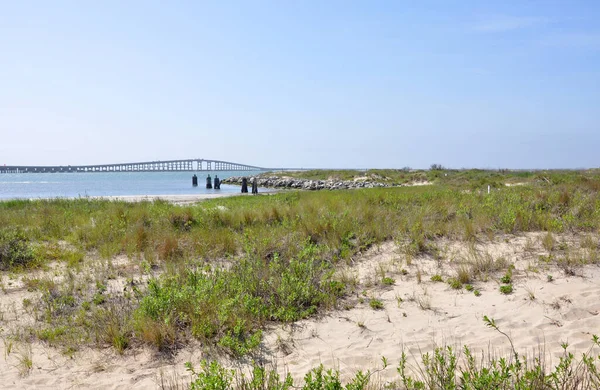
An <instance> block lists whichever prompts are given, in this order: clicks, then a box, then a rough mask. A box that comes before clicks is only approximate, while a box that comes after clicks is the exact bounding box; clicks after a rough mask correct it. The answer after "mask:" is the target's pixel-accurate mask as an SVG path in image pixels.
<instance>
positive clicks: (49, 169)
mask: <svg viewBox="0 0 600 390" xmlns="http://www.w3.org/2000/svg"><path fill="white" fill-rule="evenodd" d="M268 170H273V169H271V168H262V167H256V166H253V165H246V164H239V163H234V162H229V161H220V160H205V159H200V158H195V159H187V160H168V161H148V162H136V163H122V164H102V165H53V166H52V165H51V166H33V165H11V166H7V165H4V166H2V165H0V173H60V172H64V173H79V172H197V171H268Z"/></svg>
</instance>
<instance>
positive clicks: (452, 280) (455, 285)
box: [448, 278, 462, 290]
mask: <svg viewBox="0 0 600 390" xmlns="http://www.w3.org/2000/svg"><path fill="white" fill-rule="evenodd" d="M448 284H449V285H450V287H452V288H453V289H455V290H460V289H461V288H462V283H461V282H460V280H458V279H456V278H450V279H448Z"/></svg>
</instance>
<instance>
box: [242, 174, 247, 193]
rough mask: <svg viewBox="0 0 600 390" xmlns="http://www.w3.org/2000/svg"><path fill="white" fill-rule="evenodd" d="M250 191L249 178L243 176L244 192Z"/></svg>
mask: <svg viewBox="0 0 600 390" xmlns="http://www.w3.org/2000/svg"><path fill="white" fill-rule="evenodd" d="M247 193H248V179H246V178H245V177H244V178H242V194H247Z"/></svg>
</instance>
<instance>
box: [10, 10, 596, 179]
mask: <svg viewBox="0 0 600 390" xmlns="http://www.w3.org/2000/svg"><path fill="white" fill-rule="evenodd" d="M599 20H600V1H597V0H590V1H577V0H571V1H567V0H564V1H526V0H503V1H475V0H472V1H470V0H457V1H446V0H439V1H341V0H340V1H333V0H332V1H211V2H201V1H172V2H164V1H149V0H143V1H142V0H139V1H110V0H106V1H61V0H57V1H53V2H48V1H9V0H0V164H6V165H16V164H28V165H36V164H38V165H52V164H57V165H67V164H72V165H78V164H95V163H116V162H134V161H148V160H164V159H179V158H196V157H201V158H207V159H218V160H229V161H235V162H241V163H248V164H253V165H259V166H269V167H319V168H324V167H333V168H337V167H340V168H344V167H347V168H383V167H389V168H402V167H405V166H410V167H414V168H425V167H429V165H431V164H432V163H439V164H442V165H445V166H449V167H454V168H461V167H481V168H559V167H564V168H578V167H598V166H600V158H599V149H600V23H599V22H598V21H599Z"/></svg>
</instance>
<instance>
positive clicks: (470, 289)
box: [465, 284, 475, 292]
mask: <svg viewBox="0 0 600 390" xmlns="http://www.w3.org/2000/svg"><path fill="white" fill-rule="evenodd" d="M465 290H467V291H469V292H471V291H473V290H475V287H473V285H472V284H466V285H465Z"/></svg>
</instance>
